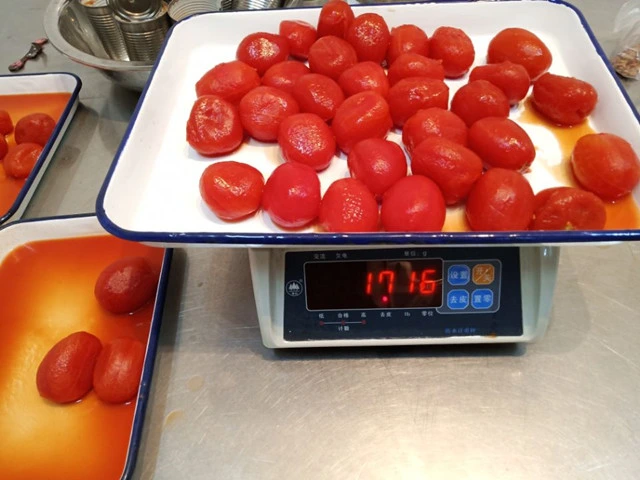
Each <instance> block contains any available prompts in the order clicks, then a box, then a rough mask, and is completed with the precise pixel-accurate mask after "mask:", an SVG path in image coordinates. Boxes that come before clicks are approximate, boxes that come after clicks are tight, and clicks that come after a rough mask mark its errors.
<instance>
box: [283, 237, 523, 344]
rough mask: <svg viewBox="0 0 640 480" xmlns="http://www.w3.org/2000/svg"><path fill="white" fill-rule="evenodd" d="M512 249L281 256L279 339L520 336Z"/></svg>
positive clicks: (517, 261) (346, 251)
mask: <svg viewBox="0 0 640 480" xmlns="http://www.w3.org/2000/svg"><path fill="white" fill-rule="evenodd" d="M519 252H520V251H519V249H518V248H517V247H495V248H494V247H482V248H475V249H474V248H455V247H405V248H382V249H376V248H371V249H367V248H363V249H344V250H301V251H289V252H286V254H285V262H284V263H285V266H284V309H283V338H284V340H286V341H298V340H327V339H371V338H383V339H384V338H423V337H434V338H435V337H450V336H480V335H487V336H519V335H522V297H521V289H520V287H521V282H520V254H519Z"/></svg>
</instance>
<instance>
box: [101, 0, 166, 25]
mask: <svg viewBox="0 0 640 480" xmlns="http://www.w3.org/2000/svg"><path fill="white" fill-rule="evenodd" d="M107 3H108V4H109V6H110V7H111V10H113V13H114V14H115V15H117V16H119V17H120V18H122V19H124V20H130V21H136V20H146V19H150V18H153V17H155V16H156V15H158V13H160V11H161V10H162V0H107Z"/></svg>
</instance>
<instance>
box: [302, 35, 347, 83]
mask: <svg viewBox="0 0 640 480" xmlns="http://www.w3.org/2000/svg"><path fill="white" fill-rule="evenodd" d="M356 63H358V56H357V55H356V51H355V50H354V48H353V47H352V46H351V45H350V44H349V43H348V42H347V41H346V40H343V39H342V38H338V37H334V36H331V35H330V36H327V37H321V38H319V39H318V40H316V42H315V43H314V44H313V45H311V48H310V49H309V68H310V69H311V71H312V72H314V73H319V74H321V75H326V76H327V77H330V78H332V79H334V80H338V78H340V75H341V74H342V72H344V71H345V70H346V69H348V68H349V67H352V66H354V65H355V64H356Z"/></svg>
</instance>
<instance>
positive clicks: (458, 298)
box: [447, 290, 469, 310]
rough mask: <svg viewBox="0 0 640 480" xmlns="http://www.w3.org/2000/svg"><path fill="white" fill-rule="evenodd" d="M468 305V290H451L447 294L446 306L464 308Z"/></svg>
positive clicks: (453, 308)
mask: <svg viewBox="0 0 640 480" xmlns="http://www.w3.org/2000/svg"><path fill="white" fill-rule="evenodd" d="M468 306H469V292H467V291H466V290H451V291H450V292H449V293H448V294H447V307H449V308H450V309H451V310H464V309H465V308H467V307H468Z"/></svg>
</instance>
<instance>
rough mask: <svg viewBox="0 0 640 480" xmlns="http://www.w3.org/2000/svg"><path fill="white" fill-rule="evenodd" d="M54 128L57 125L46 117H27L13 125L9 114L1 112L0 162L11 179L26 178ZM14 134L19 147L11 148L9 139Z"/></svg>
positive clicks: (16, 145)
mask: <svg viewBox="0 0 640 480" xmlns="http://www.w3.org/2000/svg"><path fill="white" fill-rule="evenodd" d="M55 127H56V121H55V120H54V119H53V118H52V117H51V116H50V115H47V114H46V113H32V114H29V115H26V116H24V117H22V118H20V119H19V120H18V121H17V122H16V124H15V125H14V124H13V120H12V119H11V116H10V115H9V113H8V112H7V111H6V110H0V160H1V161H2V162H3V165H4V171H5V173H6V174H7V175H8V176H9V177H12V178H17V179H23V178H27V177H28V176H29V174H30V173H31V170H33V167H34V166H35V164H36V162H37V161H38V158H40V154H41V153H42V149H43V148H44V146H45V145H46V144H47V142H48V141H49V138H50V137H51V134H52V133H53V130H54V129H55ZM12 133H13V137H14V140H15V143H16V144H15V145H14V146H11V147H10V146H9V143H8V142H7V139H6V136H8V135H10V134H12Z"/></svg>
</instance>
